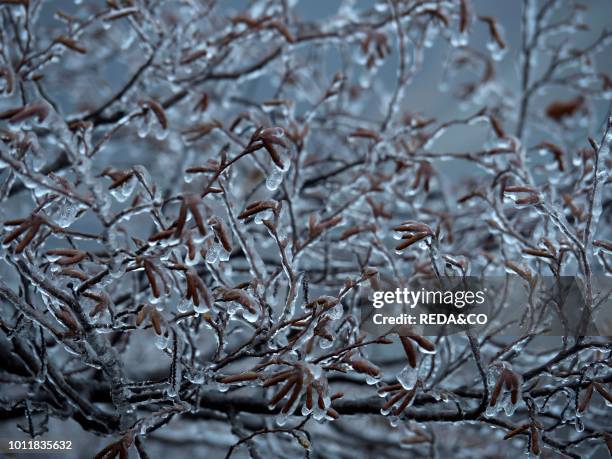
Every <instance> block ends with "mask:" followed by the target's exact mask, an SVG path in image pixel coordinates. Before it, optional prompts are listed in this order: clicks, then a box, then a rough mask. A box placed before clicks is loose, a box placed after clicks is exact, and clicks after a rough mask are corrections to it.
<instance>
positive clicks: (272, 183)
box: [266, 167, 283, 191]
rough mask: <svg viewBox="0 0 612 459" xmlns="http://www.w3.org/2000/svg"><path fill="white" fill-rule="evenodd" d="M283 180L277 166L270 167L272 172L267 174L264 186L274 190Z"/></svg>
mask: <svg viewBox="0 0 612 459" xmlns="http://www.w3.org/2000/svg"><path fill="white" fill-rule="evenodd" d="M282 181H283V172H282V171H281V170H279V169H278V168H276V167H274V168H272V172H271V173H270V175H268V178H267V179H266V188H267V189H268V190H270V191H275V190H277V189H278V187H279V186H280V184H281V182H282Z"/></svg>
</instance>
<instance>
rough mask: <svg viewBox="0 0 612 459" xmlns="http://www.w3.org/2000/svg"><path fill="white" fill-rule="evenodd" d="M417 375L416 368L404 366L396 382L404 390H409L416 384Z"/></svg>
mask: <svg viewBox="0 0 612 459" xmlns="http://www.w3.org/2000/svg"><path fill="white" fill-rule="evenodd" d="M417 378H418V373H417V370H416V368H412V367H411V366H410V365H406V366H405V367H404V369H403V370H402V371H400V373H399V374H398V375H397V381H398V382H399V383H400V384H401V385H402V387H403V388H404V389H406V390H411V389H413V388H414V386H415V385H416V383H417Z"/></svg>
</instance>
